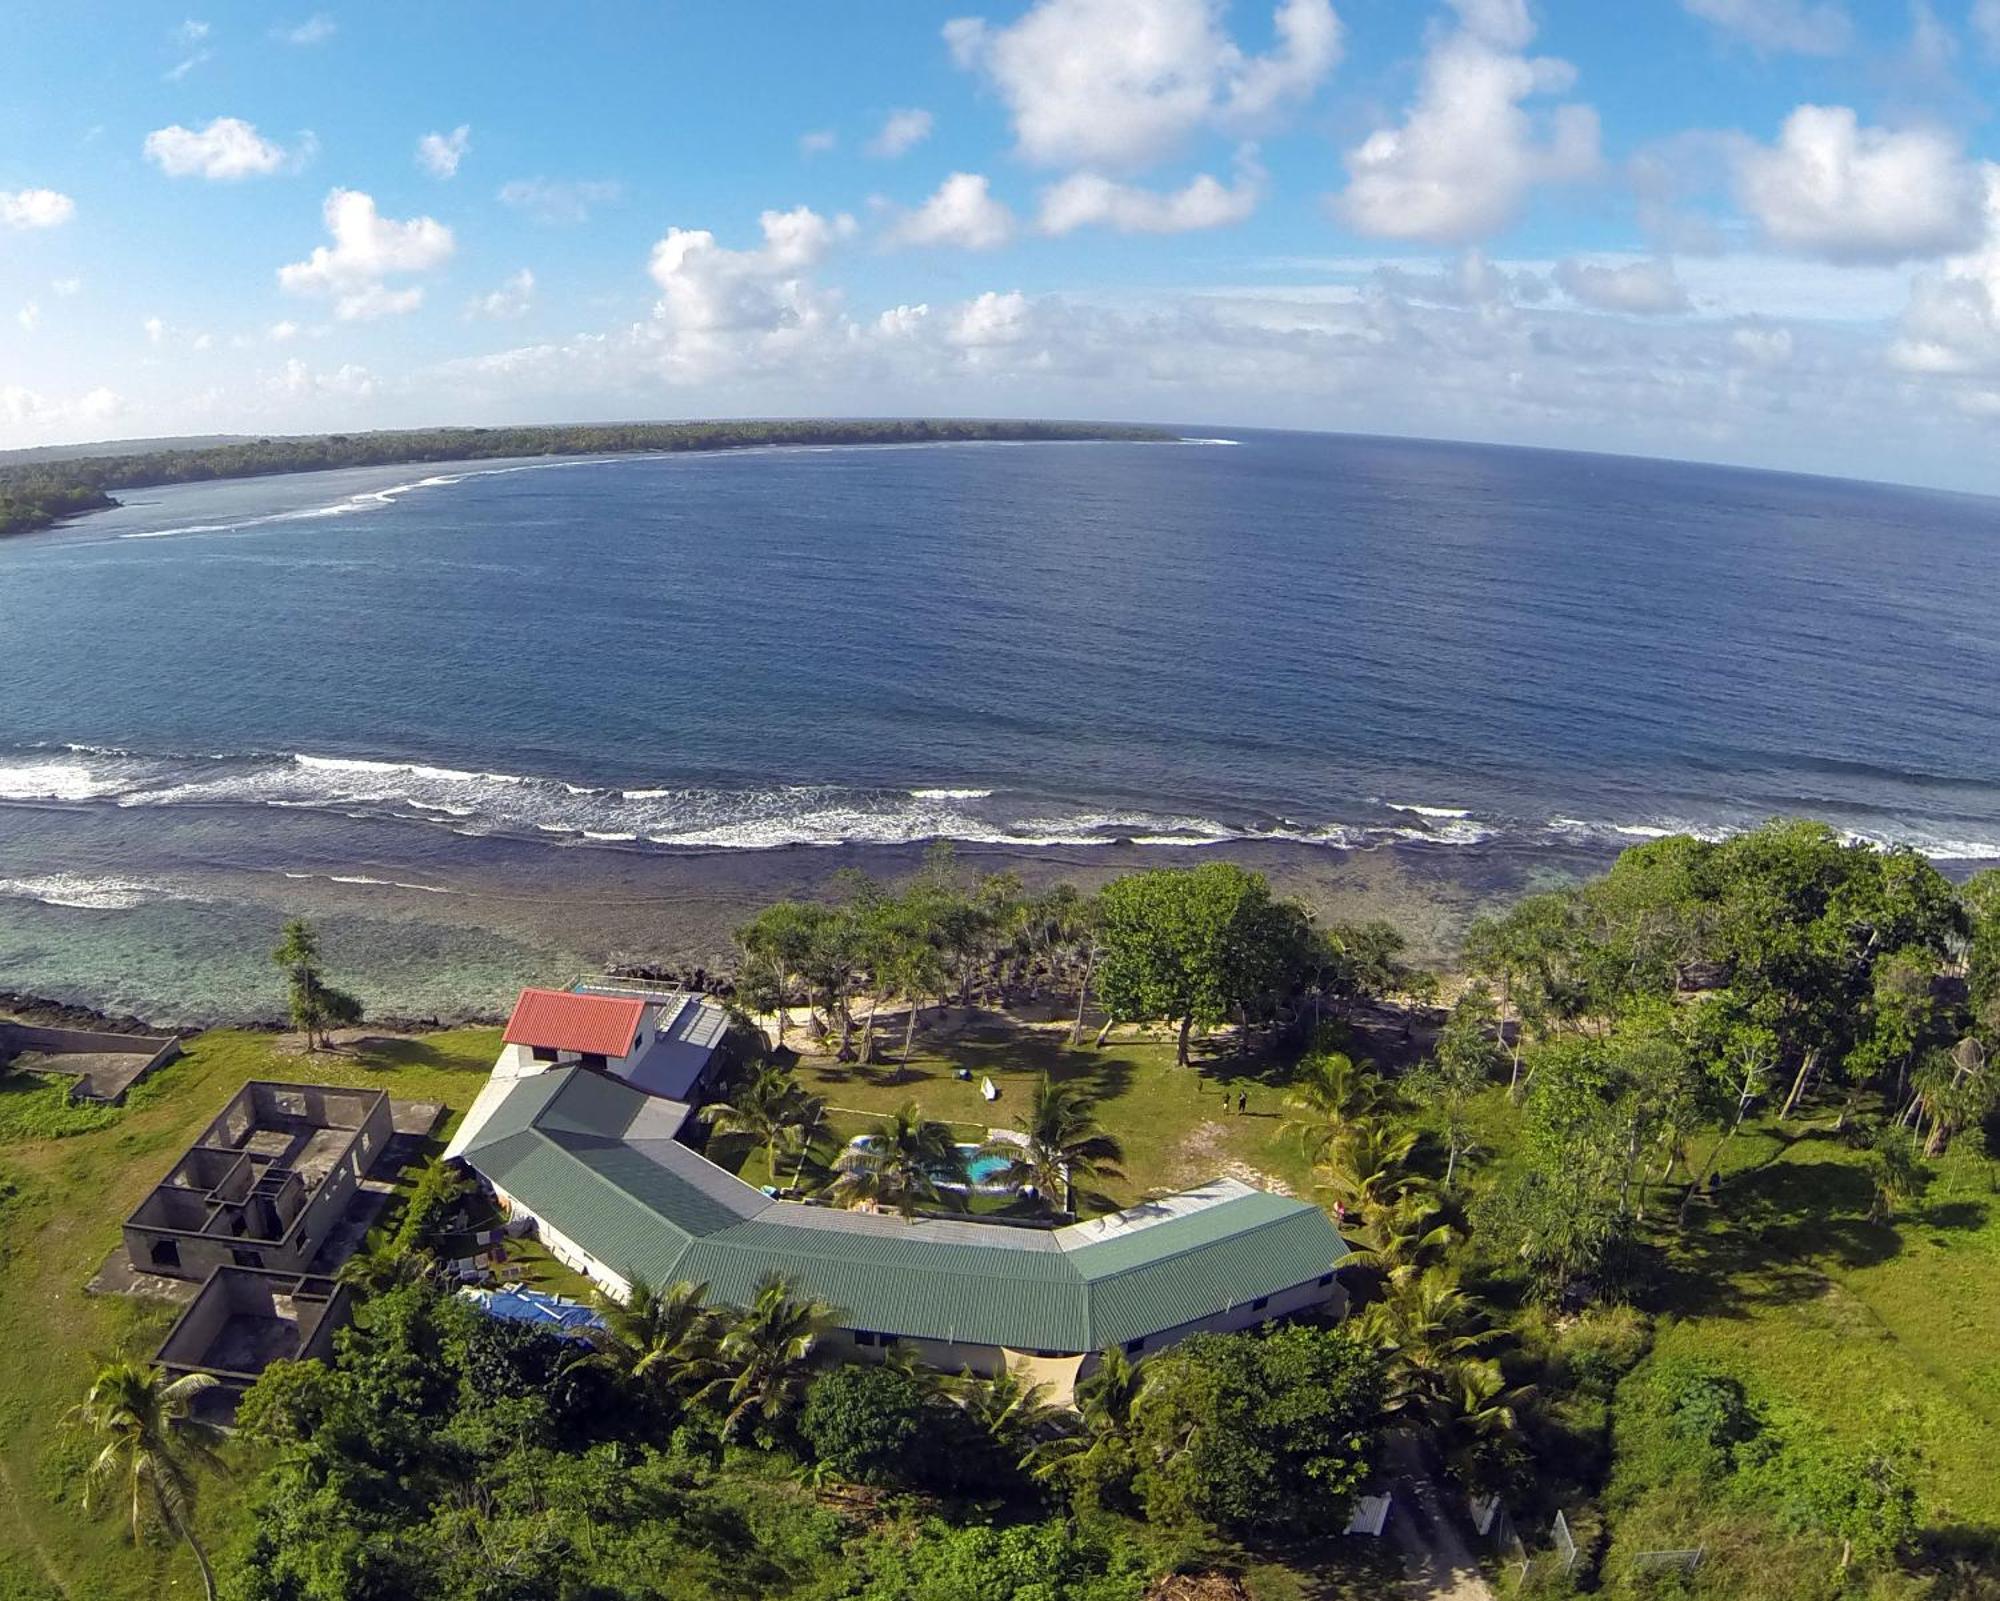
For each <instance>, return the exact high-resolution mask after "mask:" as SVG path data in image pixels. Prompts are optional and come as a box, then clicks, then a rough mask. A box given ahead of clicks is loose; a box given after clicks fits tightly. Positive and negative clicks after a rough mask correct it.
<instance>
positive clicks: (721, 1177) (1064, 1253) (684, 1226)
mask: <svg viewBox="0 0 2000 1601" xmlns="http://www.w3.org/2000/svg"><path fill="white" fill-rule="evenodd" d="M684 1110H685V1109H684V1108H680V1107H679V1106H678V1104H677V1103H667V1102H661V1101H657V1100H652V1099H650V1098H649V1097H647V1096H645V1095H643V1094H642V1093H640V1092H639V1091H637V1090H634V1089H632V1088H631V1087H630V1086H628V1085H626V1084H624V1083H622V1082H620V1081H619V1080H617V1079H615V1078H611V1077H609V1076H607V1075H604V1074H599V1073H595V1072H592V1071H591V1070H590V1069H588V1068H582V1067H570V1068H556V1069H552V1070H551V1071H549V1072H546V1073H540V1074H536V1075H534V1076H532V1077H529V1078H524V1079H521V1080H519V1081H518V1082H517V1083H516V1084H515V1085H514V1087H513V1088H512V1089H511V1090H509V1091H508V1093H507V1096H506V1099H505V1101H504V1102H503V1103H502V1104H501V1105H500V1106H499V1107H498V1108H497V1109H496V1110H495V1111H494V1113H493V1115H492V1116H491V1117H490V1118H489V1119H488V1120H487V1122H486V1123H485V1125H484V1126H483V1127H482V1128H481V1129H480V1130H479V1132H478V1134H477V1136H476V1137H475V1138H474V1139H473V1140H472V1142H471V1144H470V1145H469V1146H468V1147H467V1149H466V1152H465V1159H466V1161H467V1162H469V1163H470V1164H471V1166H472V1167H473V1168H475V1169H476V1170H477V1171H478V1172H479V1173H480V1174H481V1175H482V1176H484V1177H485V1178H486V1179H487V1180H488V1181H489V1182H491V1183H492V1184H494V1185H495V1186H497V1187H498V1188H500V1189H502V1190H504V1191H506V1192H507V1193H508V1194H509V1195H510V1196H512V1197H514V1198H515V1199H516V1200H518V1201H519V1202H520V1203H521V1204H522V1205H524V1206H525V1207H527V1209H528V1210H529V1211H531V1212H533V1213H534V1214H535V1215H536V1216H537V1217H538V1218H540V1219H541V1220H542V1221H543V1222H544V1223H545V1224H547V1225H548V1226H549V1227H550V1228H552V1229H554V1230H556V1231H557V1232H559V1233H561V1234H562V1235H564V1236H566V1237H567V1238H568V1239H569V1240H571V1241H572V1242H574V1243H575V1244H576V1245H577V1246H579V1247H580V1248H581V1249H583V1250H584V1251H586V1252H588V1253H589V1254H590V1255H591V1256H592V1257H594V1258H595V1259H596V1260H597V1261H599V1262H601V1263H603V1264H604V1265H605V1266H606V1267H608V1268H609V1269H611V1271H613V1272H614V1273H617V1274H620V1275H621V1276H631V1275H637V1276H638V1277H641V1278H644V1279H645V1280H647V1281H648V1282H650V1283H656V1284H657V1283H665V1282H670V1281H672V1280H675V1279H691V1280H697V1281H702V1282H706V1283H707V1284H708V1286H709V1288H710V1293H711V1295H712V1296H713V1297H714V1298H715V1299H716V1300H718V1301H726V1302H732V1303H735V1304H738V1305H741V1304H744V1303H746V1302H747V1301H748V1300H749V1299H750V1298H751V1296H752V1295H753V1294H754V1293H755V1290H756V1287H757V1285H758V1283H759V1281H761V1280H762V1279H764V1278H765V1277H766V1276H767V1275H769V1274H772V1273H777V1274H781V1275H783V1276H784V1277H785V1278H786V1279H787V1280H789V1281H790V1282H791V1283H792V1284H793V1286H794V1287H795V1288H797V1289H798V1290H800V1291H801V1292H803V1293H806V1294H810V1295H813V1296H815V1297H817V1298H818V1299H820V1300H824V1301H827V1302H830V1303H832V1304H833V1305H834V1306H836V1307H839V1308H840V1309H841V1311H842V1318H841V1321H842V1323H843V1324H844V1325H845V1326H846V1327H849V1328H856V1329H868V1330H872V1331H875V1332H877V1333H881V1334H889V1335H896V1336H900V1337H904V1338H913V1339H933V1340H956V1341H963V1342H966V1343H968V1344H975V1345H1003V1346H1011V1347H1014V1348H1016V1349H1026V1350H1037V1351H1070V1352H1083V1351H1092V1350H1098V1349H1101V1348H1102V1347H1105V1346H1108V1345H1116V1344H1122V1343H1124V1342H1125V1341H1128V1340H1133V1339H1138V1338H1140V1337H1142V1336H1148V1335H1154V1334H1159V1333H1163V1332H1165V1331H1166V1330H1168V1329H1172V1328H1177V1327H1179V1326H1181V1325H1183V1324H1187V1323H1193V1322H1197V1321H1199V1320H1201V1319H1204V1318H1208V1317H1212V1316H1214V1315H1216V1314H1217V1313H1221V1312H1226V1311H1229V1310H1232V1309H1233V1308H1236V1307H1239V1306H1243V1305H1246V1304H1248V1303H1249V1302H1252V1301H1254V1300H1256V1299H1257V1298H1258V1297H1260V1296H1269V1295H1275V1294H1277V1293H1279V1292H1280V1291H1283V1290H1288V1289H1291V1288H1292V1287H1294V1286H1295V1285H1300V1284H1307V1283H1311V1282H1312V1281H1314V1280H1315V1279H1317V1278H1319V1277H1320V1276H1321V1275H1322V1274H1325V1273H1327V1272H1329V1271H1331V1269H1332V1267H1333V1265H1334V1264H1335V1263H1336V1262H1338V1261H1339V1260H1340V1258H1341V1257H1343V1256H1345V1255H1346V1254H1347V1245H1346V1242H1345V1241H1343V1240H1342V1239H1341V1238H1340V1235H1339V1232H1338V1231H1337V1230H1336V1229H1335V1228H1334V1226H1333V1224H1332V1222H1331V1220H1330V1219H1328V1217H1327V1215H1326V1214H1325V1213H1324V1212H1323V1211H1321V1210H1320V1209H1319V1208H1318V1207H1316V1206H1312V1205H1309V1204H1307V1203H1306V1202H1303V1201H1298V1200H1294V1199H1292V1198H1290V1197H1287V1196H1279V1195H1271V1194H1267V1193H1266V1192H1264V1191H1262V1190H1254V1189H1251V1188H1249V1187H1248V1186H1245V1185H1240V1184H1234V1183H1232V1182H1231V1181H1227V1180H1225V1181H1220V1182H1219V1183H1218V1184H1216V1185H1214V1186H1211V1187H1210V1188H1209V1189H1208V1190H1206V1191H1197V1192H1191V1193H1190V1194H1189V1195H1186V1196H1180V1197H1168V1198H1166V1199H1165V1200H1163V1201H1159V1202H1153V1203H1147V1204H1144V1205H1141V1206H1138V1207H1135V1208H1132V1209H1131V1210H1129V1211H1127V1212H1124V1213H1120V1214H1117V1215H1116V1216H1114V1217H1112V1218H1105V1219H1097V1220H1094V1221H1093V1222H1091V1223H1087V1224H1079V1225H1073V1226H1071V1227H1070V1228H1066V1229H1057V1230H1053V1231H1049V1230H1022V1229H1012V1228H1007V1227H1005V1226H1002V1225H997V1224H979V1223H972V1222H959V1221H955V1220H932V1219H924V1220H919V1221H917V1222H914V1223H906V1222H904V1221H902V1220H901V1219H900V1218H894V1217H885V1216H875V1215H870V1214H863V1213H853V1212H834V1211H829V1210H827V1209H825V1208H818V1207H810V1206H804V1205H801V1204H799V1203H796V1202H789V1201H775V1200H772V1199H771V1198H770V1197H768V1196H766V1195H764V1194H763V1193H762V1192H761V1191H758V1190H755V1189H753V1188H751V1187H750V1186H749V1185H747V1184H744V1183H742V1182H741V1181H740V1180H738V1179H736V1178H734V1177H733V1176H731V1175H730V1174H728V1173H725V1172H724V1171H723V1170H722V1169H720V1168H718V1167H716V1166H715V1165H714V1164H713V1163H711V1162H709V1161H707V1160H706V1159H704V1158H703V1157H701V1156H699V1155H698V1154H696V1153H695V1152H694V1151H692V1150H690V1149H689V1148H688V1147H687V1146H685V1145H682V1144H680V1143H679V1142H678V1141H676V1140H673V1139H670V1138H663V1137H660V1135H661V1132H662V1129H663V1127H664V1126H665V1125H664V1124H663V1123H662V1117H663V1115H664V1116H666V1117H667V1119H668V1121H669V1122H671V1120H672V1118H673V1117H676V1116H678V1115H680V1114H682V1113H684Z"/></svg>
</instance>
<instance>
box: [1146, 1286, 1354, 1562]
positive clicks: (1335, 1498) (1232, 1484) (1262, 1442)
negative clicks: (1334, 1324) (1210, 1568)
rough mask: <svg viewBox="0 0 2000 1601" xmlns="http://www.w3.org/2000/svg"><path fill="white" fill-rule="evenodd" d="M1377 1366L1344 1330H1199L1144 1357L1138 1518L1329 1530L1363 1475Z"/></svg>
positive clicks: (1235, 1528)
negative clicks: (1249, 1333) (1259, 1334)
mask: <svg viewBox="0 0 2000 1601" xmlns="http://www.w3.org/2000/svg"><path fill="white" fill-rule="evenodd" d="M1382 1400H1383V1375H1382V1365H1381V1362H1380V1361H1379V1359H1378V1358H1377V1357H1376V1355H1375V1353H1374V1352H1373V1351H1371V1350H1370V1349H1369V1348H1368V1347H1367V1346H1366V1345H1365V1344H1363V1343H1362V1341H1361V1340H1359V1339H1358V1338H1356V1337H1355V1336H1354V1335H1353V1334H1352V1333H1351V1332H1349V1331H1348V1330H1346V1329H1317V1328H1309V1327H1305V1326H1302V1325H1301V1326H1294V1327H1290V1328H1284V1329H1280V1330H1278V1331H1277V1332H1276V1333H1275V1334H1271V1335H1269V1336H1267V1337H1264V1338H1261V1339H1258V1338H1249V1337H1245V1336H1242V1335H1226V1334H1203V1335H1197V1336H1195V1337H1194V1338H1193V1339H1191V1340H1188V1341H1186V1342H1184V1343H1183V1344H1181V1345H1179V1346H1177V1347H1175V1348H1174V1349H1173V1350H1171V1351H1169V1352H1167V1353H1165V1354H1164V1355H1162V1356H1159V1357H1156V1358H1154V1359H1153V1361H1152V1362H1151V1363H1150V1364H1149V1365H1148V1367H1147V1368H1146V1370H1145V1386H1144V1388H1143V1389H1142V1390H1141V1392H1140V1396H1139V1401H1138V1404H1137V1406H1136V1407H1135V1408H1134V1413H1133V1417H1134V1436H1135V1438H1134V1448H1135V1455H1136V1457H1137V1460H1138V1463H1139V1467H1138V1471H1137V1474H1136V1476H1135V1479H1134V1489H1135V1490H1136V1492H1137V1494H1138V1497H1139V1500H1140V1502H1141V1504H1142V1505H1143V1506H1144V1508H1145V1512H1146V1517H1147V1520H1148V1521H1149V1522H1152V1523H1155V1524H1162V1525H1168V1526H1171V1525H1174V1524H1183V1523H1189V1522H1193V1523H1197V1524H1207V1525H1211V1526H1213V1527H1215V1528H1217V1529H1219V1530H1221V1531H1223V1532H1225V1533H1229V1534H1235V1535H1247V1534H1254V1533H1257V1532H1260V1531H1278V1532H1285V1533H1302V1532H1306V1531H1309V1530H1314V1529H1324V1528H1326V1527H1328V1526H1329V1525H1330V1524H1331V1525H1334V1526H1337V1524H1338V1520H1339V1519H1340V1518H1341V1517H1342V1516H1343V1515H1344V1514H1345V1511H1346V1508H1347V1503H1348V1500H1349V1498H1350V1497H1351V1496H1352V1495H1353V1493H1354V1492H1355V1491H1356V1490H1357V1489H1358V1488H1359V1487H1360V1486H1361V1484H1362V1482H1363V1481H1364V1480H1365V1479H1366V1478H1367V1476H1368V1473H1369V1471H1370V1465H1371V1457H1372V1454H1373V1447H1374V1441H1375V1431H1376V1428H1377V1425H1378V1423H1379V1420H1380V1416H1381V1410H1382Z"/></svg>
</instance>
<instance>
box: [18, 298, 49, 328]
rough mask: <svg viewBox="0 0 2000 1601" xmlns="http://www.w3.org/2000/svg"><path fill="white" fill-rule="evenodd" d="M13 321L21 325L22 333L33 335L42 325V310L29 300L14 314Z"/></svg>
mask: <svg viewBox="0 0 2000 1601" xmlns="http://www.w3.org/2000/svg"><path fill="white" fill-rule="evenodd" d="M14 320H15V321H16V322H18V323H19V324H20V325H21V331H22V332H23V333H33V332H34V331H35V330H36V329H37V328H39V327H41V325H42V308H41V307H40V306H38V305H37V304H36V303H35V302H34V301H32V300H30V301H29V302H28V303H27V304H26V305H24V306H23V307H22V308H21V309H20V310H19V311H17V312H15V313H14Z"/></svg>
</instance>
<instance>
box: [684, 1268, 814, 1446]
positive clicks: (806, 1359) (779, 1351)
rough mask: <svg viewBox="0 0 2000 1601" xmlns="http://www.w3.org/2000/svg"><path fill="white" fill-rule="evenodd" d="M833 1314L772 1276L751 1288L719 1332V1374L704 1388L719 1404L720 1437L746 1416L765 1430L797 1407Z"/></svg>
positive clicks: (726, 1436) (735, 1429)
mask: <svg viewBox="0 0 2000 1601" xmlns="http://www.w3.org/2000/svg"><path fill="white" fill-rule="evenodd" d="M838 1316H839V1314H838V1313H836V1312H835V1311H834V1309H833V1308H832V1307H830V1306H828V1305H827V1304H826V1303H825V1302H823V1301H815V1300H812V1299H810V1298H809V1297H805V1296H798V1295H794V1294H793V1293H792V1287H791V1286H790V1285H789V1284H787V1283H786V1282H785V1280H784V1279H782V1278H780V1277H778V1276H777V1275H776V1274H773V1275H772V1276H770V1277H769V1278H767V1279H765V1280H764V1281H763V1283H761V1284H759V1285H758V1286H757V1294H756V1296H755V1297H754V1298H753V1299H752V1300H751V1302H750V1305H749V1306H748V1307H747V1308H745V1309H744V1311H743V1312H742V1314H741V1315H740V1316H739V1317H738V1318H737V1319H736V1321H735V1322H733V1323H732V1324H730V1325H729V1327H728V1328H727V1329H725V1330H724V1331H723V1335H722V1339H721V1341H720V1342H719V1344H718V1346H717V1356H718V1357H719V1358H720V1361H721V1365H722V1367H723V1369H724V1372H723V1375H722V1376H721V1377H720V1378H718V1379H716V1380H715V1381H714V1382H713V1383H712V1384H711V1385H709V1387H708V1389H707V1391H706V1392H704V1393H706V1394H710V1395H713V1396H715V1397H716V1398H718V1399H719V1401H720V1402H721V1404H722V1406H723V1408H724V1411H723V1416H722V1434H723V1438H724V1439H732V1438H734V1437H735V1436H736V1435H737V1433H738V1432H739V1431H740V1430H741V1429H742V1428H743V1425H744V1423H745V1422H746V1421H747V1420H748V1419H751V1418H753V1417H754V1418H756V1419H757V1420H758V1422H759V1423H760V1424H761V1425H763V1426H764V1427H765V1428H771V1427H774V1426H776V1425H778V1424H780V1423H783V1422H784V1421H785V1420H786V1419H787V1418H789V1417H790V1416H791V1414H792V1413H793V1412H795V1411H796V1410H797V1409H798V1407H799V1406H800V1405H801V1404H802V1402H803V1401H804V1398H805V1390H806V1384H807V1382H808V1381H809V1380H810V1379H811V1377H812V1374H813V1370H814V1369H815V1368H816V1367H817V1366H818V1365H819V1355H820V1343H821V1342H822V1341H823V1340H824V1339H825V1338H826V1336H827V1335H828V1334H829V1333H831V1332H832V1330H833V1329H834V1328H836V1327H837V1326H838V1325H837V1321H836V1320H837V1318H838Z"/></svg>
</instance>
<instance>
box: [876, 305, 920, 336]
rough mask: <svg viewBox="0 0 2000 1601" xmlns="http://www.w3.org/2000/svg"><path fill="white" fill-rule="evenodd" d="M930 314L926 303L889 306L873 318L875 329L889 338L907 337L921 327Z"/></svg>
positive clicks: (914, 333)
mask: <svg viewBox="0 0 2000 1601" xmlns="http://www.w3.org/2000/svg"><path fill="white" fill-rule="evenodd" d="M930 314H931V308H930V307H929V306H928V305H917V306H891V307H890V308H889V309H888V310H887V311H885V312H883V313H882V315H881V316H879V317H877V318H876V319H875V331H876V332H877V333H878V334H881V335H883V336H884V337H886V338H890V339H909V338H912V337H914V336H915V335H916V334H917V333H919V332H920V331H921V330H922V329H923V327H924V325H925V321H926V319H928V318H929V316H930Z"/></svg>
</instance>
